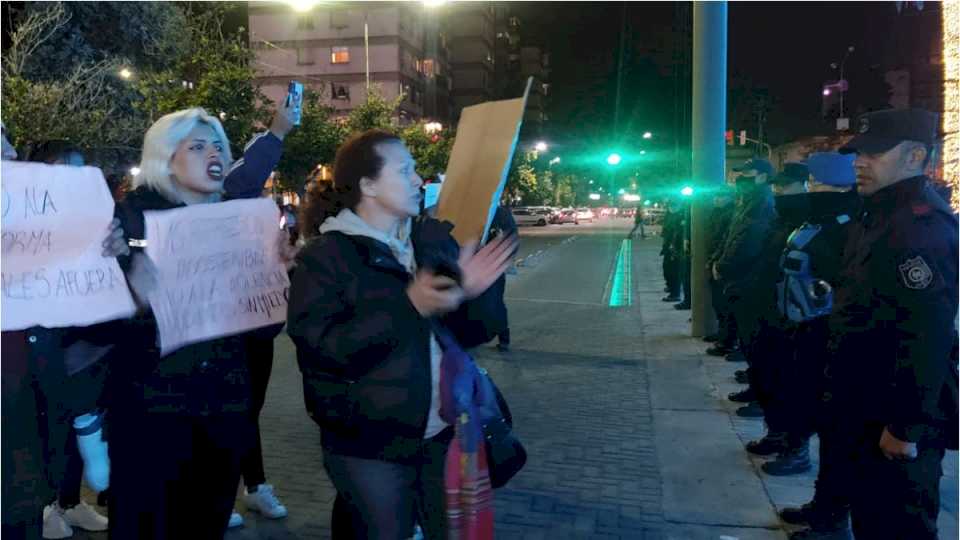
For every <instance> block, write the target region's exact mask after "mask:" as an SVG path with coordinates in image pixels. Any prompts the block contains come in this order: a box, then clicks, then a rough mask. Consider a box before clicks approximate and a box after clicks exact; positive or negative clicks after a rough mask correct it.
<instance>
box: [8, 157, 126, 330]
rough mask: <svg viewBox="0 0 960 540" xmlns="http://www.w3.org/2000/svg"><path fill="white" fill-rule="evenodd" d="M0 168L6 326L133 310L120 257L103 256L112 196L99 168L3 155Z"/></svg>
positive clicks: (79, 320) (78, 321)
mask: <svg viewBox="0 0 960 540" xmlns="http://www.w3.org/2000/svg"><path fill="white" fill-rule="evenodd" d="M0 172H2V184H0V186H2V215H3V218H2V224H3V248H2V252H3V263H2V285H3V286H2V301H3V304H2V306H3V308H2V317H0V318H2V327H3V330H4V331H7V330H23V329H24V328H29V327H31V326H44V327H47V328H58V327H65V326H88V325H91V324H95V323H99V322H104V321H109V320H112V319H120V318H125V317H129V316H130V315H132V314H133V313H134V311H135V310H136V308H135V306H134V303H133V298H132V297H131V296H130V291H129V290H128V289H127V282H126V279H125V278H124V276H123V272H122V271H121V270H120V266H119V265H118V264H117V260H116V259H114V258H106V257H103V256H102V252H103V246H102V244H103V240H104V239H105V238H106V236H107V230H108V227H109V226H110V221H111V220H112V219H113V198H112V197H111V196H110V190H109V189H108V188H107V183H106V181H104V179H103V173H102V172H100V169H96V168H93V167H69V166H65V165H45V164H42V163H18V162H14V161H4V162H3V164H2V169H0Z"/></svg>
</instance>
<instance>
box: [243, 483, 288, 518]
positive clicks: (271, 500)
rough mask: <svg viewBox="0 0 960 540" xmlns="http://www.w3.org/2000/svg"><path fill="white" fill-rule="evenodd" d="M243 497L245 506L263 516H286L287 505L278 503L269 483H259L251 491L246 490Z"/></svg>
mask: <svg viewBox="0 0 960 540" xmlns="http://www.w3.org/2000/svg"><path fill="white" fill-rule="evenodd" d="M243 499H244V502H245V503H247V508H249V509H250V510H253V511H255V512H259V513H261V514H263V516H264V517H268V518H270V519H280V518H284V517H287V507H286V506H284V505H282V504H280V500H279V499H277V496H276V495H274V494H273V486H271V485H270V484H260V485H259V486H257V490H256V491H254V492H253V493H250V492H249V491H247V494H246V495H244V497H243Z"/></svg>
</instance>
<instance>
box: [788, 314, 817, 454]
mask: <svg viewBox="0 0 960 540" xmlns="http://www.w3.org/2000/svg"><path fill="white" fill-rule="evenodd" d="M782 335H783V337H784V339H783V343H782V346H781V348H780V351H779V353H778V356H777V363H778V365H777V373H776V377H777V379H776V380H777V382H776V390H775V398H776V399H775V403H776V406H777V408H778V414H780V416H781V417H782V419H783V424H784V427H785V429H784V431H786V432H787V434H788V439H789V440H790V441H791V442H792V443H793V444H796V445H799V444H806V442H807V440H809V438H810V436H811V435H813V433H814V432H815V431H817V427H818V424H819V422H818V419H819V416H820V415H821V410H820V409H821V407H822V402H821V399H820V398H821V396H822V395H823V391H824V383H825V380H824V372H823V370H824V368H825V367H826V357H827V339H828V337H829V330H828V328H827V322H826V318H822V319H817V320H814V321H809V322H805V323H803V324H801V325H799V326H793V327H791V328H790V329H788V330H786V331H784V332H783V334H782Z"/></svg>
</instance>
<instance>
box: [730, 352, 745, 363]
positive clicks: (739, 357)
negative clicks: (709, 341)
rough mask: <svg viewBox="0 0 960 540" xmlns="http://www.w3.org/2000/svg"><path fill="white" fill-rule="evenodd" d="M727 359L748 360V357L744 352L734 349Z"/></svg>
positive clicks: (733, 360) (735, 360)
mask: <svg viewBox="0 0 960 540" xmlns="http://www.w3.org/2000/svg"><path fill="white" fill-rule="evenodd" d="M726 361H727V362H746V361H747V357H746V356H744V355H743V353H742V352H740V351H733V352H732V353H730V354H728V355H727V357H726Z"/></svg>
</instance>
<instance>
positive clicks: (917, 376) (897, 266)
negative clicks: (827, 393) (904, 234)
mask: <svg viewBox="0 0 960 540" xmlns="http://www.w3.org/2000/svg"><path fill="white" fill-rule="evenodd" d="M923 225H924V224H919V225H918V226H916V229H917V230H916V231H915V232H913V233H912V234H910V235H909V239H910V242H905V241H901V242H898V241H896V240H894V241H892V242H891V244H892V246H891V255H892V256H891V257H883V258H881V259H878V262H877V264H878V265H880V264H887V265H892V266H893V267H891V268H877V271H876V272H874V274H875V276H876V279H877V283H876V287H877V288H876V293H877V295H878V296H879V297H880V299H881V300H882V301H884V302H885V303H887V304H888V305H890V306H892V307H893V308H894V312H895V313H896V315H895V317H896V322H895V323H894V327H895V331H896V333H897V337H898V340H897V341H898V347H897V351H896V357H897V361H896V371H895V373H894V377H893V387H892V395H891V396H890V401H891V403H893V404H894V406H893V410H894V416H893V418H892V419H891V420H890V422H889V424H888V425H887V431H888V432H889V433H890V434H891V435H893V436H894V437H896V438H897V439H899V440H901V441H906V442H917V441H919V440H920V439H922V438H923V436H924V435H925V434H926V432H927V430H928V428H929V427H930V425H931V420H932V419H934V418H936V417H937V415H938V407H939V399H940V393H941V391H942V389H943V385H944V384H945V381H946V377H947V376H948V374H949V372H950V361H951V360H950V357H951V352H952V348H953V343H954V340H955V336H956V329H955V327H954V320H955V317H956V316H957V245H956V244H957V235H956V229H953V231H954V232H953V234H952V236H950V235H946V237H945V235H944V230H945V229H946V228H945V227H944V228H932V227H929V226H928V227H924V226H923ZM898 244H899V245H898ZM918 244H919V245H918Z"/></svg>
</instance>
